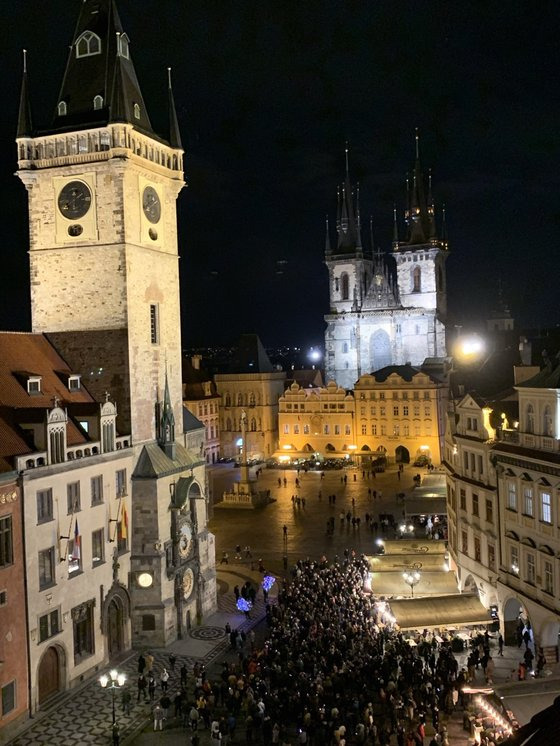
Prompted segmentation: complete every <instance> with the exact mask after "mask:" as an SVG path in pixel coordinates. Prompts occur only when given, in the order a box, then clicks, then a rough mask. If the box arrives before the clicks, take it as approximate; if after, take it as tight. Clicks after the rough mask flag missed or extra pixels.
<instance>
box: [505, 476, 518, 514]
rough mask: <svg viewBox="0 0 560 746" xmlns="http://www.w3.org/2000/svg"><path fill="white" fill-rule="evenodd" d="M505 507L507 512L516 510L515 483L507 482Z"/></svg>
mask: <svg viewBox="0 0 560 746" xmlns="http://www.w3.org/2000/svg"><path fill="white" fill-rule="evenodd" d="M507 506H508V510H517V486H516V484H515V482H508V485H507Z"/></svg>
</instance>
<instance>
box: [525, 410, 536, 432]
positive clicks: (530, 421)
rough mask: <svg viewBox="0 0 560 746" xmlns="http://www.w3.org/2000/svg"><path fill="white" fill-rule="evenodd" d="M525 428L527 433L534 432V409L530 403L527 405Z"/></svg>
mask: <svg viewBox="0 0 560 746" xmlns="http://www.w3.org/2000/svg"><path fill="white" fill-rule="evenodd" d="M525 430H526V432H528V433H534V432H535V410H534V409H533V405H532V404H528V405H527V424H526V427H525Z"/></svg>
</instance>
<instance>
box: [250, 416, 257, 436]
mask: <svg viewBox="0 0 560 746" xmlns="http://www.w3.org/2000/svg"><path fill="white" fill-rule="evenodd" d="M256 431H257V421H256V419H255V418H254V417H251V432H253V433H254V432H256Z"/></svg>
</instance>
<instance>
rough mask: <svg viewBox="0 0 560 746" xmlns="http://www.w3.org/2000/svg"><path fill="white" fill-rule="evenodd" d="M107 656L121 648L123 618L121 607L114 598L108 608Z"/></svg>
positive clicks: (111, 655) (113, 654)
mask: <svg viewBox="0 0 560 746" xmlns="http://www.w3.org/2000/svg"><path fill="white" fill-rule="evenodd" d="M107 626H108V632H109V656H110V657H111V658H112V657H113V656H115V655H118V654H119V653H121V652H122V649H123V618H122V609H121V607H120V604H118V603H117V602H116V601H115V599H113V600H112V601H111V603H110V604H109V610H108V625H107Z"/></svg>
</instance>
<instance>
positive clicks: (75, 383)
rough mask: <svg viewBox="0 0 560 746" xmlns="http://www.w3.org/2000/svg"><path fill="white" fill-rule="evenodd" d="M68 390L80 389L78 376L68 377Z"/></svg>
mask: <svg viewBox="0 0 560 746" xmlns="http://www.w3.org/2000/svg"><path fill="white" fill-rule="evenodd" d="M68 390H69V391H79V390H80V376H69V378H68Z"/></svg>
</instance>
